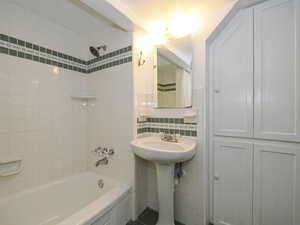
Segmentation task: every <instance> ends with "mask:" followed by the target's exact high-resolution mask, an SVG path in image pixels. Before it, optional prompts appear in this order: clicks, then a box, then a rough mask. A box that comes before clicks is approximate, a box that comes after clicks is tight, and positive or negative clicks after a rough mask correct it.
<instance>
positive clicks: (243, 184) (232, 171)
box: [213, 141, 253, 225]
mask: <svg viewBox="0 0 300 225" xmlns="http://www.w3.org/2000/svg"><path fill="white" fill-rule="evenodd" d="M213 148H214V184H213V186H214V187H213V189H214V195H213V196H214V201H213V211H214V212H213V214H214V224H216V225H252V198H253V196H252V169H253V168H252V161H253V160H252V158H253V150H252V144H251V143H247V142H233V141H214V142H213Z"/></svg>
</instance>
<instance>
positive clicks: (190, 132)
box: [137, 118, 197, 137]
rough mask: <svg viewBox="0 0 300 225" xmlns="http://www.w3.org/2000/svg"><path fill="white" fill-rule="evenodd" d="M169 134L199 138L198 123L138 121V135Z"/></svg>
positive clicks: (181, 120)
mask: <svg viewBox="0 0 300 225" xmlns="http://www.w3.org/2000/svg"><path fill="white" fill-rule="evenodd" d="M160 132H164V133H168V134H180V135H182V136H191V137H196V136H197V123H184V119H183V118H147V119H146V121H139V120H138V119H137V133H138V134H142V133H160Z"/></svg>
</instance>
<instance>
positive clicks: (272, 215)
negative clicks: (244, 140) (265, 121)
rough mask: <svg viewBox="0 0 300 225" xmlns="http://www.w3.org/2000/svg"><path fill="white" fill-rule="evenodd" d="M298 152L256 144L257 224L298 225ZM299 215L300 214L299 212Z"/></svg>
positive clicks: (255, 220) (296, 150)
mask: <svg viewBox="0 0 300 225" xmlns="http://www.w3.org/2000/svg"><path fill="white" fill-rule="evenodd" d="M299 151H300V149H294V148H291V147H289V146H285V145H279V144H278V145H268V144H263V145H262V144H256V145H255V146H254V168H255V170H254V225H283V224H284V225H299V224H300V220H299V215H296V214H295V213H297V212H299V210H300V205H299V203H300V201H299V200H300V197H299V196H300V193H299V191H300V188H299V187H300V186H299V168H300V167H299V165H298V164H299ZM297 214H299V213H297Z"/></svg>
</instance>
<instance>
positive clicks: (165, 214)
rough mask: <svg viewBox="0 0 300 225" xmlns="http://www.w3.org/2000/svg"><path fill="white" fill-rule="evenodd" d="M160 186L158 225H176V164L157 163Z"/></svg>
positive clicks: (158, 183)
mask: <svg viewBox="0 0 300 225" xmlns="http://www.w3.org/2000/svg"><path fill="white" fill-rule="evenodd" d="M155 166H156V173H157V185H158V205H159V218H158V222H157V225H174V224H175V223H174V167H175V164H159V163H155Z"/></svg>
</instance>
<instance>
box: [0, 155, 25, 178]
mask: <svg viewBox="0 0 300 225" xmlns="http://www.w3.org/2000/svg"><path fill="white" fill-rule="evenodd" d="M21 163H22V159H20V158H18V157H1V158H0V177H6V176H11V175H16V174H18V173H20V172H21V171H22V167H21Z"/></svg>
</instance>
